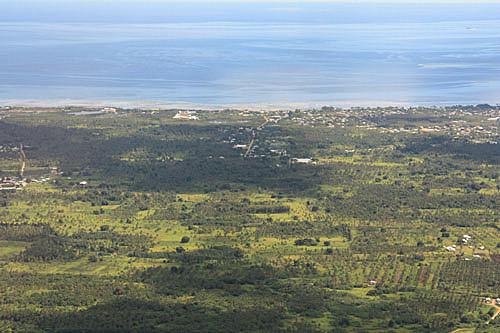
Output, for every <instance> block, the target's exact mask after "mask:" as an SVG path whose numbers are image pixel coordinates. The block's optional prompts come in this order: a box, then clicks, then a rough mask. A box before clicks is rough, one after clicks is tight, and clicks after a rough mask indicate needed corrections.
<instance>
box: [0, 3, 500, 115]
mask: <svg viewBox="0 0 500 333" xmlns="http://www.w3.org/2000/svg"><path fill="white" fill-rule="evenodd" d="M499 13H500V4H494V3H489V4H488V3H484V4H419V5H416V4H389V3H357V4H352V3H351V4H349V3H309V2H308V3H300V2H294V3H292V2H290V3H287V2H274V3H272V2H271V3H237V4H235V3H207V2H204V3H172V2H162V1H125V0H123V1H122V0H115V1H112V0H103V1H95V2H94V1H55V0H52V1H35V0H31V1H30V0H28V1H19V2H16V1H0V105H13V104H40V105H65V104H78V103H90V104H92V103H94V104H106V105H135V104H136V105H141V106H155V105H176V103H178V104H182V103H184V104H185V105H198V106H217V107H219V106H239V105H241V106H244V105H247V106H248V105H253V106H262V105H272V106H280V107H285V106H290V107H292V106H307V105H314V106H320V105H339V106H346V105H438V106H439V105H452V104H478V103H491V104H496V103H500V19H499V17H498V14H499ZM120 103H121V104H120Z"/></svg>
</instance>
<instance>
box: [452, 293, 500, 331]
mask: <svg viewBox="0 0 500 333" xmlns="http://www.w3.org/2000/svg"><path fill="white" fill-rule="evenodd" d="M486 305H489V306H492V307H494V308H495V309H497V311H496V312H495V314H494V315H493V316H491V318H490V319H489V320H487V321H486V323H485V324H486V325H488V324H489V323H490V321H492V320H493V319H495V318H496V317H497V316H498V315H499V314H500V306H498V305H496V304H495V300H492V301H491V302H490V303H487V304H486ZM475 330H476V329H475V328H459V329H457V330H454V331H453V332H451V333H456V332H465V331H468V332H474V331H475Z"/></svg>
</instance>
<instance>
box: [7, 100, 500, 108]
mask: <svg viewBox="0 0 500 333" xmlns="http://www.w3.org/2000/svg"><path fill="white" fill-rule="evenodd" d="M477 104H490V105H492V106H495V105H499V104H500V103H492V102H470V103H453V102H449V103H446V102H443V103H410V102H395V101H384V100H373V101H365V100H357V101H356V100H353V101H313V102H279V101H277V102H262V103H194V102H183V101H148V100H85V99H0V107H68V106H76V107H116V108H123V109H133V108H137V109H198V110H221V109H241V110H249V111H273V110H284V109H285V110H288V109H290V110H294V109H318V108H322V107H324V106H328V107H341V108H353V107H418V106H422V107H443V106H453V105H477Z"/></svg>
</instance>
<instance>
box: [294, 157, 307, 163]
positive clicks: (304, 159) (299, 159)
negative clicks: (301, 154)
mask: <svg viewBox="0 0 500 333" xmlns="http://www.w3.org/2000/svg"><path fill="white" fill-rule="evenodd" d="M311 161H312V159H311V158H294V159H293V162H295V163H305V164H308V163H311Z"/></svg>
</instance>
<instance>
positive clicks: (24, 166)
mask: <svg viewBox="0 0 500 333" xmlns="http://www.w3.org/2000/svg"><path fill="white" fill-rule="evenodd" d="M19 153H20V154H21V157H22V159H23V163H22V165H21V171H20V172H19V176H21V178H24V169H25V168H26V154H25V153H24V150H23V144H22V143H21V144H20V145H19Z"/></svg>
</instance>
